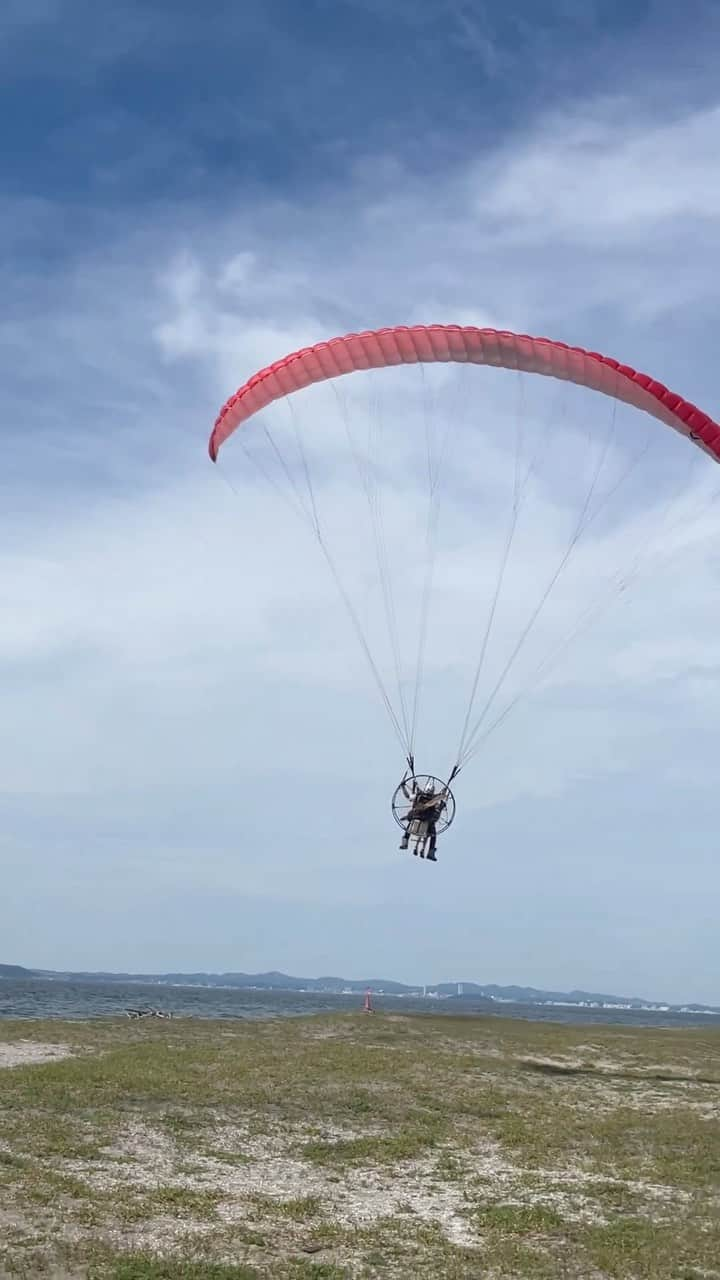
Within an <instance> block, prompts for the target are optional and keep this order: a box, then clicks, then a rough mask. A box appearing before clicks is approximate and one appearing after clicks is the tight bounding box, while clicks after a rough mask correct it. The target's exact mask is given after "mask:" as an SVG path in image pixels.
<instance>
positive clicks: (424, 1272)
mask: <svg viewBox="0 0 720 1280" xmlns="http://www.w3.org/2000/svg"><path fill="white" fill-rule="evenodd" d="M0 1038H1V1039H2V1040H4V1041H5V1042H8V1043H12V1042H15V1041H18V1040H26V1041H28V1040H30V1041H36V1042H37V1043H45V1044H47V1043H56V1044H63V1045H66V1046H69V1047H70V1048H71V1049H72V1051H73V1054H74V1056H73V1057H70V1058H65V1059H62V1060H55V1061H51V1062H47V1063H43V1064H37V1065H29V1064H27V1065H23V1066H18V1067H16V1068H13V1069H5V1070H2V1071H0V1275H2V1276H5V1275H6V1274H7V1275H11V1276H18V1277H28V1280H42V1278H43V1277H48V1278H49V1277H51V1276H58V1275H62V1276H63V1277H65V1278H66V1280H80V1278H81V1277H85V1278H90V1280H165V1277H173V1280H175V1278H176V1277H177V1278H178V1280H196V1277H197V1280H200V1277H202V1280H248V1278H250V1280H256V1278H260V1277H277V1280H337V1278H338V1277H349V1278H350V1280H365V1277H367V1278H368V1280H370V1277H381V1278H382V1277H388V1280H390V1278H392V1280H395V1278H398V1280H399V1278H401V1277H402V1278H404V1277H407V1276H412V1277H413V1280H424V1278H425V1277H426V1278H427V1280H438V1277H443V1280H445V1278H447V1280H472V1277H474V1276H478V1277H480V1276H482V1277H483V1280H494V1278H495V1277H513V1280H523V1278H524V1277H529V1278H536V1280H546V1278H547V1280H550V1278H551V1277H552V1280H555V1278H556V1277H559V1276H562V1277H565V1280H588V1278H589V1277H592V1280H603V1278H605V1277H607V1278H610V1280H631V1278H632V1280H700V1277H703V1280H711V1277H716V1278H718V1280H720V1224H719V1223H718V1214H717V1206H716V1197H717V1194H718V1188H719V1187H720V1124H719V1123H718V1118H717V1115H718V1103H719V1102H720V1034H718V1033H715V1032H712V1031H706V1030H702V1031H682V1032H680V1031H663V1032H662V1033H659V1032H657V1031H653V1030H647V1031H642V1030H637V1031H636V1030H632V1031H628V1030H624V1029H619V1028H614V1027H603V1028H578V1027H567V1026H561V1025H554V1024H549V1023H544V1024H536V1023H535V1024H533V1023H522V1022H519V1021H513V1020H500V1019H496V1018H477V1019H475V1018H451V1017H424V1016H383V1015H382V1014H376V1016H375V1017H374V1018H372V1019H368V1018H365V1017H362V1016H355V1015H349V1016H323V1017H320V1018H308V1019H297V1020H291V1021H287V1022H282V1021H276V1022H271V1023H264V1024H263V1023H250V1022H247V1023H245V1022H243V1023H239V1024H228V1023H225V1022H223V1023H212V1022H199V1021H198V1022H195V1021H190V1020H188V1021H173V1022H172V1023H163V1024H155V1025H152V1024H148V1023H145V1024H140V1025H138V1024H136V1023H126V1022H113V1021H111V1020H107V1021H103V1022H93V1023H87V1024H62V1023H58V1022H52V1023H45V1024H43V1023H27V1022H24V1023H9V1022H7V1023H6V1022H3V1023H0ZM544 1060H546V1061H544ZM363 1197H365V1198H366V1199H365V1200H363ZM363 1205H364V1206H365V1207H364V1208H363ZM361 1210H362V1212H361ZM448 1215H449V1217H448ZM449 1220H451V1224H452V1231H451V1234H450V1235H448V1228H447V1223H448V1221H449Z"/></svg>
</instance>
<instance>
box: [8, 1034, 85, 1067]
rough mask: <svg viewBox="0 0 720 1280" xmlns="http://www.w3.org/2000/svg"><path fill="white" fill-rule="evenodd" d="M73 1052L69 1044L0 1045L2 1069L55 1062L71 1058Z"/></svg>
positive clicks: (25, 1041) (24, 1041)
mask: <svg viewBox="0 0 720 1280" xmlns="http://www.w3.org/2000/svg"><path fill="white" fill-rule="evenodd" d="M72 1054H73V1050H72V1049H71V1048H70V1046H69V1045H67V1044H38V1042H37V1041H36V1040H17V1041H14V1042H13V1043H11V1044H2V1043H0V1067H26V1066H28V1065H32V1064H33V1063H36V1062H53V1061H54V1060H55V1059H56V1058H69V1057H71V1056H72Z"/></svg>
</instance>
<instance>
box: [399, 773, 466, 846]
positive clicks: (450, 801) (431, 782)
mask: <svg viewBox="0 0 720 1280" xmlns="http://www.w3.org/2000/svg"><path fill="white" fill-rule="evenodd" d="M413 783H416V784H417V790H418V791H429V789H430V787H432V789H433V791H434V792H435V793H436V794H437V793H438V792H440V791H444V792H445V803H444V805H443V812H442V814H441V815H440V817H439V818H438V819H437V820H436V823H435V829H436V832H437V834H438V835H441V833H442V832H443V831H447V829H448V827H450V826H452V823H453V821H454V818H455V797H454V795H453V793H452V791H451V790H450V787H449V786H448V784H447V782H443V780H442V778H436V777H435V776H434V775H433V774H431V773H413V774H411V775H409V776H408V777H407V778H405V779H404V781H403V782H400V783H398V785H397V787H396V788H395V791H394V793H393V798H392V814H393V818H394V819H395V821H396V822H397V824H398V826H399V827H402V828H403V830H404V829H405V827H406V826H407V821H408V818H409V816H410V810H411V809H412V806H413V802H414V795H413V794H412V793H411V795H410V798H408V797H407V796H406V795H405V792H404V790H403V786H405V787H407V789H408V791H410V788H411V786H412V784H413Z"/></svg>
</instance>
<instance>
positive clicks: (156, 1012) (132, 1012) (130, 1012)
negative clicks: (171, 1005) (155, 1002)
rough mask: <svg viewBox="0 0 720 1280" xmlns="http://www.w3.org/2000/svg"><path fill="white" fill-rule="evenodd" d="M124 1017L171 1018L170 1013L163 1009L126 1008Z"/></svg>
mask: <svg viewBox="0 0 720 1280" xmlns="http://www.w3.org/2000/svg"><path fill="white" fill-rule="evenodd" d="M125 1017H126V1018H172V1014H171V1013H167V1012H166V1011H165V1010H163V1009H126V1010H125Z"/></svg>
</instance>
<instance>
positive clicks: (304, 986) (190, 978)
mask: <svg viewBox="0 0 720 1280" xmlns="http://www.w3.org/2000/svg"><path fill="white" fill-rule="evenodd" d="M33 977H35V978H45V979H49V980H55V981H64V982H68V981H70V982H104V983H126V984H127V983H140V984H152V985H162V986H181V987H188V986H191V987H226V988H227V987H233V988H237V989H239V990H242V989H244V990H253V991H309V992H318V993H319V992H323V993H325V994H326V995H338V994H340V993H342V992H353V993H355V992H362V991H365V990H366V989H367V988H368V987H370V989H371V990H372V991H373V992H374V993H375V994H376V995H380V994H384V995H394V996H423V995H425V996H430V997H436V998H439V999H445V1000H451V1001H452V1002H453V1003H456V1004H459V1005H461V1006H462V1005H463V1004H467V1003H468V1002H471V1003H472V1004H473V1006H474V1007H477V1006H478V1004H480V1003H481V1004H482V1005H483V1007H487V1008H489V1007H491V1006H492V1005H493V1004H498V1003H500V1004H505V1003H510V1004H533V1005H538V1004H542V1005H548V1004H549V1005H555V1004H556V1005H586V1006H587V1005H595V1006H605V1007H609V1008H620V1009H668V1010H680V1009H682V1010H686V1011H687V1012H692V1013H708V1014H711V1013H714V1014H720V1008H719V1007H717V1006H714V1005H706V1004H682V1005H679V1004H675V1005H671V1004H668V1003H666V1002H664V1001H659V1000H645V999H643V998H642V997H640V996H613V995H605V994H602V993H599V992H592V991H577V990H575V991H543V990H541V989H539V988H538V987H517V986H509V987H499V986H497V985H496V984H495V983H488V984H487V985H482V984H480V983H477V982H440V983H437V984H436V985H435V986H423V985H422V984H419V983H418V984H415V985H414V986H410V985H408V984H407V983H404V982H395V981H394V980H393V979H391V978H363V979H358V978H337V977H330V976H327V977H321V978H295V977H292V976H291V975H290V974H287V973H278V972H275V971H273V972H270V973H107V972H103V971H100V972H92V973H85V972H69V971H62V972H61V971H57V970H54V969H26V968H23V966H22V965H16V964H0V979H2V978H26V979H29V978H33Z"/></svg>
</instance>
